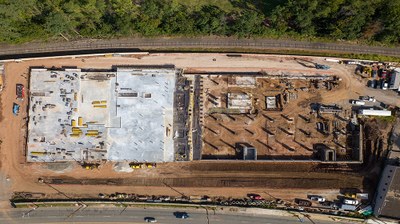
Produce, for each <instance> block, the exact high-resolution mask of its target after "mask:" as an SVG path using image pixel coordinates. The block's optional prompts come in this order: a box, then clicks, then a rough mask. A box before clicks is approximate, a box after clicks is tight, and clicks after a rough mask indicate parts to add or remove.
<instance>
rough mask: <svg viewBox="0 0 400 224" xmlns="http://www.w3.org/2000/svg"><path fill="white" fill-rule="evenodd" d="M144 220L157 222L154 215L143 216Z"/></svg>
mask: <svg viewBox="0 0 400 224" xmlns="http://www.w3.org/2000/svg"><path fill="white" fill-rule="evenodd" d="M144 221H145V222H151V223H154V222H157V219H155V218H154V217H145V218H144Z"/></svg>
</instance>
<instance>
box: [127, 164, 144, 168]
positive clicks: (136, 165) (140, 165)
mask: <svg viewBox="0 0 400 224" xmlns="http://www.w3.org/2000/svg"><path fill="white" fill-rule="evenodd" d="M129 165H130V166H131V168H132V169H140V168H142V165H143V164H142V163H131V164H129Z"/></svg>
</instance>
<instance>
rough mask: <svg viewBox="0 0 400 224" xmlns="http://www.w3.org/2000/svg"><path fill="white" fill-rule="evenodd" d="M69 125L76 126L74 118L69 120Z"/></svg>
mask: <svg viewBox="0 0 400 224" xmlns="http://www.w3.org/2000/svg"><path fill="white" fill-rule="evenodd" d="M71 126H72V127H76V120H74V119H72V120H71Z"/></svg>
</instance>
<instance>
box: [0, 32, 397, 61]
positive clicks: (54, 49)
mask: <svg viewBox="0 0 400 224" xmlns="http://www.w3.org/2000/svg"><path fill="white" fill-rule="evenodd" d="M0 46H1V47H0V59H18V58H26V57H43V56H62V55H72V54H83V53H116V52H132V51H143V50H157V49H160V50H163V51H168V50H175V51H179V49H184V48H192V49H208V48H209V49H213V48H214V49H215V48H217V49H237V50H239V51H243V52H246V51H248V50H249V49H263V50H268V49H270V50H283V49H286V50H302V51H304V50H306V51H316V52H335V53H356V54H377V55H387V56H395V57H400V48H389V47H377V46H364V45H353V44H346V43H319V42H307V41H294V40H279V39H278V40H276V39H237V38H231V37H224V38H223V37H219V38H130V39H128V38H127V39H109V40H87V39H86V40H77V41H70V42H64V41H63V42H50V43H26V44H21V45H5V44H3V45H0Z"/></svg>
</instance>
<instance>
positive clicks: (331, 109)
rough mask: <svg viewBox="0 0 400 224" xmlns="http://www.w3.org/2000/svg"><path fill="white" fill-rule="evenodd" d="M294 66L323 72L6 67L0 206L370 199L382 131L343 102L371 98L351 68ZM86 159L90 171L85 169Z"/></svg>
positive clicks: (179, 60)
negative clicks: (124, 200) (344, 194)
mask: <svg viewBox="0 0 400 224" xmlns="http://www.w3.org/2000/svg"><path fill="white" fill-rule="evenodd" d="M303 58H304V60H308V61H314V62H316V63H318V65H327V66H330V68H329V69H328V68H327V67H319V68H317V66H315V64H314V67H313V66H311V65H312V63H310V64H311V65H310V66H309V65H308V64H307V66H305V65H304V63H305V62H304V63H303V64H301V63H299V60H298V59H295V58H293V57H292V56H276V55H252V54H248V55H245V54H244V55H240V57H239V56H235V57H233V56H231V55H227V54H181V53H176V54H169V53H140V54H126V55H111V56H110V55H107V56H106V55H100V56H98V55H96V56H80V57H65V58H47V59H32V60H23V61H11V62H5V63H4V69H3V70H2V71H3V74H2V75H3V76H2V77H3V85H2V87H3V91H2V92H1V102H0V105H1V108H2V110H1V116H0V120H1V125H2V128H1V129H0V139H1V143H0V147H1V151H0V153H1V157H0V158H1V160H0V166H1V169H0V171H1V172H0V181H2V184H3V185H2V186H4V188H3V190H4V192H3V194H1V195H0V197H2V198H0V199H2V200H3V201H2V202H4V203H6V202H7V203H8V204H7V206H8V205H9V201H8V200H9V199H10V198H13V197H19V198H21V195H22V196H23V197H22V198H24V199H27V198H28V199H29V198H30V199H35V200H38V199H46V200H50V199H68V200H70V199H73V198H98V197H99V194H100V193H101V194H102V195H109V196H110V198H115V197H116V194H115V193H116V192H119V193H123V194H122V195H124V194H125V193H126V194H132V195H133V194H134V195H135V197H132V198H136V197H138V198H142V197H139V196H138V195H148V196H147V197H146V198H155V197H152V196H151V195H155V196H160V197H161V196H165V195H168V196H174V197H176V198H178V197H179V198H180V197H182V198H187V197H189V196H202V195H207V196H209V197H215V198H218V197H225V198H226V199H227V198H230V197H233V198H241V197H244V196H245V195H247V194H248V193H258V194H260V195H261V196H262V197H264V198H280V199H284V200H288V201H291V203H293V204H294V201H293V199H294V198H306V197H307V194H320V195H323V196H324V197H326V198H327V199H329V200H334V199H335V198H336V197H337V195H338V192H339V191H340V190H341V189H343V188H357V189H359V190H361V191H369V190H370V189H371V188H373V186H374V183H376V181H377V179H376V176H377V172H378V171H379V169H374V167H375V166H376V164H377V158H378V157H377V155H378V153H379V155H382V154H383V151H379V150H378V148H374V147H375V146H374V145H375V142H376V141H379V142H386V141H387V133H388V132H389V131H390V129H391V124H389V123H385V121H384V120H382V121H381V120H378V121H376V126H378V127H379V129H380V132H379V133H377V134H374V137H373V138H372V137H371V136H372V134H371V133H372V130H375V127H376V126H374V125H371V124H370V123H368V122H369V120H368V119H367V118H365V120H364V121H362V122H360V119H358V118H357V117H356V113H355V110H353V109H352V107H354V106H352V105H351V104H350V103H349V99H356V98H358V97H359V96H360V95H372V94H371V93H370V92H369V91H371V90H370V88H367V87H366V86H365V83H363V82H362V80H359V79H358V76H356V75H355V74H354V70H355V67H356V66H355V65H354V66H353V65H343V64H339V63H337V62H330V61H326V60H325V59H324V58H317V57H315V58H310V57H303ZM16 91H17V94H16ZM374 91H375V90H374ZM16 95H17V97H16ZM376 99H377V100H378V101H380V102H384V103H390V102H394V100H393V99H395V98H392V96H391V95H390V94H382V95H378V94H376ZM370 104H371V105H372V103H370ZM14 105H17V106H18V108H17V107H15V106H14ZM14 108H15V110H14ZM16 109H18V110H16ZM363 125H365V127H367V128H368V129H369V131H367V132H366V133H365V134H366V135H368V136H365V139H368V141H367V143H368V144H365V140H363V133H364V131H363V130H364V127H363ZM360 143H361V144H360ZM380 147H381V148H382V147H384V146H380ZM366 161H367V162H366ZM85 163H89V164H93V163H95V164H98V165H97V166H95V168H94V169H87V170H86V169H82V164H85ZM132 163H133V164H132ZM147 163H151V164H152V166H148V165H146V166H141V165H142V164H147ZM153 164H154V165H153ZM155 164H156V165H155ZM122 166H124V167H126V168H124V169H120V167H122ZM27 170H29V172H27ZM144 186H145V187H144ZM271 195H272V196H271ZM143 198H144V197H143ZM177 200H178V199H177ZM182 200H183V199H182ZM185 200H186V199H185ZM1 205H2V206H5V204H1Z"/></svg>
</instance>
